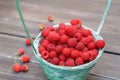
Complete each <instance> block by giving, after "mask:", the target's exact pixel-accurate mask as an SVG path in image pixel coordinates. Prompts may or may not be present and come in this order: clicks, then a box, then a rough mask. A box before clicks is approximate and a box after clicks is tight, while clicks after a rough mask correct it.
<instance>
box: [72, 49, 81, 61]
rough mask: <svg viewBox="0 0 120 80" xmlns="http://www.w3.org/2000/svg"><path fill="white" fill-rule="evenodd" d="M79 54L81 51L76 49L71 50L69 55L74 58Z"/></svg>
mask: <svg viewBox="0 0 120 80" xmlns="http://www.w3.org/2000/svg"><path fill="white" fill-rule="evenodd" d="M80 54H81V52H79V51H78V50H73V51H72V52H71V54H70V56H71V57H72V58H74V59H75V58H77V57H79V56H80Z"/></svg>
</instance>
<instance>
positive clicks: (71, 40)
mask: <svg viewBox="0 0 120 80" xmlns="http://www.w3.org/2000/svg"><path fill="white" fill-rule="evenodd" d="M76 44H77V40H76V39H75V38H69V39H68V46H69V47H75V46H76Z"/></svg>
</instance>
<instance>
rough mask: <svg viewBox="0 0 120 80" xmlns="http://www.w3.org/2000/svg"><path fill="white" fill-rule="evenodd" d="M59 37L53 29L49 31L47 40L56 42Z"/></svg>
mask: <svg viewBox="0 0 120 80" xmlns="http://www.w3.org/2000/svg"><path fill="white" fill-rule="evenodd" d="M59 39H60V35H59V34H58V33H56V32H54V31H52V32H50V34H49V35H48V40H49V41H50V42H53V43H56V42H57V41H59Z"/></svg>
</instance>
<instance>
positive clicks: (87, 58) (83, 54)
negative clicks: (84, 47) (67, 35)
mask: <svg viewBox="0 0 120 80" xmlns="http://www.w3.org/2000/svg"><path fill="white" fill-rule="evenodd" d="M81 57H82V59H83V60H86V61H87V60H89V57H90V54H89V52H88V51H86V52H83V53H81Z"/></svg>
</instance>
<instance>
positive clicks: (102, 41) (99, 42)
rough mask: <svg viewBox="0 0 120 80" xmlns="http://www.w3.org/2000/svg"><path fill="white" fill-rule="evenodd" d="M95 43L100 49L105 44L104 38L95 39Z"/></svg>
mask: <svg viewBox="0 0 120 80" xmlns="http://www.w3.org/2000/svg"><path fill="white" fill-rule="evenodd" d="M95 44H96V47H97V48H99V49H102V48H104V46H105V41H104V40H97V41H96V43H95Z"/></svg>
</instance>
